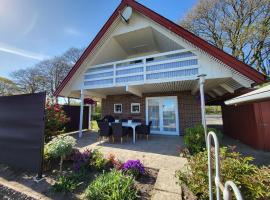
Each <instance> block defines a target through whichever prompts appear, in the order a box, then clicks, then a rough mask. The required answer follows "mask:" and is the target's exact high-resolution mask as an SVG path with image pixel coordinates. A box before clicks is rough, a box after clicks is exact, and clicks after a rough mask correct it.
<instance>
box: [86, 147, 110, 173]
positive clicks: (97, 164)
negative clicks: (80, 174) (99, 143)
mask: <svg viewBox="0 0 270 200" xmlns="http://www.w3.org/2000/svg"><path fill="white" fill-rule="evenodd" d="M107 162H108V161H107V160H106V159H105V158H104V156H103V154H102V153H101V152H100V151H99V150H97V149H95V150H94V151H93V152H92V157H91V160H90V166H92V167H94V168H95V169H97V170H99V171H101V170H103V169H105V168H106V166H107Z"/></svg>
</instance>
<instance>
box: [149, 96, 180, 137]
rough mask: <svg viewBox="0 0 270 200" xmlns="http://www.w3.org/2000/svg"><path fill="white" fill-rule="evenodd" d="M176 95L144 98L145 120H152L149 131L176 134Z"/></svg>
mask: <svg viewBox="0 0 270 200" xmlns="http://www.w3.org/2000/svg"><path fill="white" fill-rule="evenodd" d="M178 119H179V118H178V106H177V97H149V98H146V121H147V123H148V122H150V121H152V127H151V133H156V134H166V135H178V134H179V120H178Z"/></svg>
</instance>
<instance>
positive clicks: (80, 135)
mask: <svg viewBox="0 0 270 200" xmlns="http://www.w3.org/2000/svg"><path fill="white" fill-rule="evenodd" d="M83 101H84V91H83V89H81V108H80V124H79V137H80V138H81V137H82V129H83V107H84V105H83Z"/></svg>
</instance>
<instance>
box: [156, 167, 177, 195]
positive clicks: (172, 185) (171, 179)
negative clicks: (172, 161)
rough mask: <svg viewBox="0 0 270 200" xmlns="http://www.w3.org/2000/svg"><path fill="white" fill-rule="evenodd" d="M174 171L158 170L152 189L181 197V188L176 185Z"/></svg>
mask: <svg viewBox="0 0 270 200" xmlns="http://www.w3.org/2000/svg"><path fill="white" fill-rule="evenodd" d="M176 181H177V179H176V177H175V171H172V170H171V169H160V170H159V172H158V177H157V180H156V183H155V186H154V189H156V190H161V191H166V192H170V193H175V194H179V195H181V193H182V191H181V187H180V186H179V185H177V184H176Z"/></svg>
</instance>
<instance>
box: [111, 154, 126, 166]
mask: <svg viewBox="0 0 270 200" xmlns="http://www.w3.org/2000/svg"><path fill="white" fill-rule="evenodd" d="M108 166H109V167H110V168H115V169H116V170H120V169H122V167H123V164H122V163H121V162H120V161H119V160H117V159H116V158H115V155H114V154H110V155H109V157H108Z"/></svg>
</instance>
